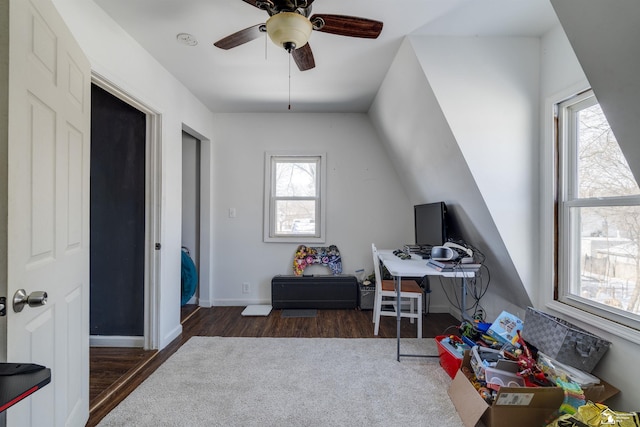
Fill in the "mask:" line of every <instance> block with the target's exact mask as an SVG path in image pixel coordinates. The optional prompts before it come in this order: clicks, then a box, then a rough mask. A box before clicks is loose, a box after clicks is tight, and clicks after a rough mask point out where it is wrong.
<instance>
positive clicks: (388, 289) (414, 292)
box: [371, 243, 422, 338]
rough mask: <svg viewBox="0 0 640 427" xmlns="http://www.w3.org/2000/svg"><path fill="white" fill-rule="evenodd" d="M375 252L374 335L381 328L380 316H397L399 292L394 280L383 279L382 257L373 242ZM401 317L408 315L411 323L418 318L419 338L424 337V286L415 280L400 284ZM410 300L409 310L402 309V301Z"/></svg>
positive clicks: (403, 281)
mask: <svg viewBox="0 0 640 427" xmlns="http://www.w3.org/2000/svg"><path fill="white" fill-rule="evenodd" d="M371 252H372V253H373V272H374V274H375V277H376V294H375V302H374V304H373V322H374V323H375V327H374V330H373V334H374V335H378V330H379V329H380V316H393V317H397V312H396V309H397V307H398V304H397V303H396V300H397V298H398V294H397V292H396V286H395V281H394V280H383V279H382V274H381V273H380V258H379V257H378V250H377V249H376V245H375V244H373V243H372V244H371ZM400 287H401V289H400V317H408V318H410V319H411V323H413V322H414V319H418V338H422V288H421V287H420V285H418V284H417V283H416V282H415V281H414V280H402V281H401V284H400ZM406 299H408V300H409V308H410V310H409V311H402V301H403V300H405V301H406ZM382 306H390V307H391V310H382Z"/></svg>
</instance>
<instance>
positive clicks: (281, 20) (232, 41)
mask: <svg viewBox="0 0 640 427" xmlns="http://www.w3.org/2000/svg"><path fill="white" fill-rule="evenodd" d="M243 1H244V2H245V3H249V4H250V5H252V6H254V7H257V8H258V9H262V10H265V11H266V12H267V13H268V14H269V19H267V21H266V22H265V23H263V24H257V25H254V26H251V27H249V28H245V29H244V30H240V31H238V32H236V33H233V34H231V35H229V36H227V37H225V38H223V39H220V40H218V41H217V42H215V43H214V44H213V45H214V46H216V47H219V48H221V49H225V50H226V49H231V48H234V47H236V46H240V45H242V44H245V43H247V42H250V41H252V40H255V39H257V38H258V37H260V35H261V34H262V33H267V34H268V35H269V38H271V40H272V41H273V42H274V43H275V44H277V45H278V46H281V47H283V48H284V49H285V50H286V51H287V52H289V53H290V54H291V55H292V56H293V59H294V61H295V62H296V65H297V66H298V68H299V69H300V71H306V70H310V69H312V68H314V67H315V66H316V64H315V60H314V58H313V52H312V51H311V47H310V46H309V43H308V41H309V37H310V36H311V31H312V30H315V31H320V32H324V33H330V34H336V35H339V36H347V37H360V38H368V39H375V38H377V37H378V36H379V35H380V32H381V31H382V22H380V21H374V20H372V19H366V18H360V17H356V16H345V15H329V14H314V15H311V4H312V3H313V1H314V0H243Z"/></svg>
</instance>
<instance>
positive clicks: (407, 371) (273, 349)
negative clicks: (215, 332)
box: [99, 337, 462, 427]
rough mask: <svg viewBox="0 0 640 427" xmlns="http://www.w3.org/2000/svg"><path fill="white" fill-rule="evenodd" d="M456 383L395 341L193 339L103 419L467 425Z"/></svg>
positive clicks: (431, 345) (426, 343) (408, 343)
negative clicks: (454, 397)
mask: <svg viewBox="0 0 640 427" xmlns="http://www.w3.org/2000/svg"><path fill="white" fill-rule="evenodd" d="M401 349H402V353H407V354H437V349H436V344H435V341H434V340H433V339H426V338H425V339H422V340H418V339H403V340H402V347H401ZM450 381H451V379H450V378H449V376H448V375H447V374H446V373H445V371H444V370H443V369H442V368H441V367H440V365H439V363H438V359H437V358H414V357H406V358H401V360H400V362H398V361H396V340H395V339H384V338H361V339H348V338H221V337H193V338H191V339H190V340H189V341H188V342H187V343H186V344H184V345H183V346H182V347H181V348H180V349H179V350H178V351H177V352H176V353H175V354H174V355H173V356H171V357H170V358H169V359H168V360H167V361H166V362H165V363H164V364H162V365H161V366H160V367H159V368H158V369H157V370H156V372H154V373H153V374H152V375H151V376H150V377H149V378H147V380H145V381H144V382H143V383H142V384H141V385H140V386H139V387H138V388H137V389H135V390H134V391H133V392H132V393H131V394H130V395H129V396H128V397H127V398H126V399H125V400H124V401H122V403H120V405H118V406H117V407H116V408H115V409H114V410H113V411H111V412H110V413H109V414H108V415H107V416H106V417H105V418H104V419H103V420H102V422H101V423H100V424H99V425H100V426H102V427H108V426H118V427H120V426H139V427H140V426H153V427H158V426H261V427H263V426H274V427H275V426H279V427H282V426H291V427H293V426H295V427H300V426H310V427H315V426H318V427H319V426H323V427H324V426H386V427H388V426H425V427H429V426H434V427H435V426H438V427H462V421H461V420H460V418H459V416H458V414H457V413H456V410H455V408H454V406H453V404H452V403H451V400H450V399H449V397H448V395H447V388H448V386H449V384H450Z"/></svg>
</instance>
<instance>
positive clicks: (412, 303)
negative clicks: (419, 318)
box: [409, 298, 416, 323]
mask: <svg viewBox="0 0 640 427" xmlns="http://www.w3.org/2000/svg"><path fill="white" fill-rule="evenodd" d="M415 300H416V299H415V298H409V313H411V314H414V313H415V312H416V303H415ZM409 322H411V323H413V322H414V320H413V317H411V318H410V320H409Z"/></svg>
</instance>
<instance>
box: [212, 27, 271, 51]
mask: <svg viewBox="0 0 640 427" xmlns="http://www.w3.org/2000/svg"><path fill="white" fill-rule="evenodd" d="M263 26H264V24H258V25H254V26H253V27H249V28H245V29H244V30H240V31H238V32H237V33H233V34H231V35H230V36H227V37H225V38H223V39H220V40H218V41H217V42H215V43H214V44H213V45H214V46H215V47H219V48H220V49H225V50H227V49H231V48H233V47H236V46H240V45H241V44H245V43H247V42H250V41H251V40H255V39H257V38H258V37H260V36H261V35H262V33H263V31H261V30H260V27H263Z"/></svg>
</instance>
